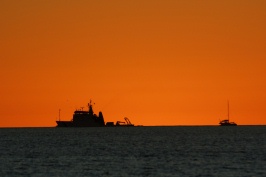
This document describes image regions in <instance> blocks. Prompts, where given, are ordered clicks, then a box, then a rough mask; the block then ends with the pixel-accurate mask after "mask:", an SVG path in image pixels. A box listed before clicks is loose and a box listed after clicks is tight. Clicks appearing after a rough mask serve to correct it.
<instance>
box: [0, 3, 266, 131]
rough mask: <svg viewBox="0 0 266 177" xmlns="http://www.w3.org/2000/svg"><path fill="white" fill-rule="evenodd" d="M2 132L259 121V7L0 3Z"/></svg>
mask: <svg viewBox="0 0 266 177" xmlns="http://www.w3.org/2000/svg"><path fill="white" fill-rule="evenodd" d="M0 22H1V23H0V59H1V60H0V81H1V86H0V98H1V102H0V127H25V126H26V127H31V126H33V127H34V126H55V125H56V123H55V120H56V119H57V118H58V109H59V108H60V109H61V119H64V120H70V119H71V118H72V113H73V111H74V110H75V109H76V108H80V107H81V106H86V105H87V103H88V102H89V100H90V99H92V100H93V101H94V102H95V103H96V105H95V108H94V110H95V111H96V112H98V111H102V112H103V115H104V117H105V121H117V120H123V118H124V117H125V116H126V117H128V118H129V119H130V120H131V122H132V123H134V124H141V125H218V122H219V119H225V118H226V117H227V100H230V114H231V120H232V121H235V122H237V123H238V124H239V125H247V124H249V125H250V124H254V125H255V124H260V125H261V124H264V125H265V124H266V32H265V31H266V1H265V0H252V1H251V0H234V1H231V0H216V1H213V0H201V1H200V0H178V1H177V0H132V1H129V0H128V1H124V0H113V1H110V0H97V1H93V0H75V1H70V0H38V1H36V0H23V1H21V0H12V1H10V0H1V1H0Z"/></svg>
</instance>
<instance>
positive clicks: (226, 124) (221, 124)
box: [219, 102, 237, 126]
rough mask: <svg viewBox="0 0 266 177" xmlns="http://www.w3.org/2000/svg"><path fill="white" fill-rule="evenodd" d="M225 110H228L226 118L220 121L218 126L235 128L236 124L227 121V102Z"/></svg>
mask: <svg viewBox="0 0 266 177" xmlns="http://www.w3.org/2000/svg"><path fill="white" fill-rule="evenodd" d="M227 108H228V118H227V119H225V120H221V121H220V123H219V124H220V126H237V124H236V123H235V122H230V121H229V102H228V105H227Z"/></svg>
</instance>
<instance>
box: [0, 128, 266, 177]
mask: <svg viewBox="0 0 266 177" xmlns="http://www.w3.org/2000/svg"><path fill="white" fill-rule="evenodd" d="M0 136H1V139H0V176H1V177H5V176H8V177H15V176H27V177H28V176H45V177H47V176H115V177H119V176H121V177H126V176H153V177H154V176H162V177H166V176H182V177H183V176H198V177H199V176H203V177H208V176H219V177H229V176H232V177H237V176H239V177H251V176H254V177H259V176H261V177H265V176H266V126H237V127H218V126H205V127H204V126H202V127H201V126H195V127H193V126H192V127H189V126H188V127H187V126H177V127H102V128H2V129H0Z"/></svg>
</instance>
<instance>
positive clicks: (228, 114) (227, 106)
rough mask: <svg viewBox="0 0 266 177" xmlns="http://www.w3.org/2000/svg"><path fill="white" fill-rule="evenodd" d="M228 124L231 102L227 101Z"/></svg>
mask: <svg viewBox="0 0 266 177" xmlns="http://www.w3.org/2000/svg"><path fill="white" fill-rule="evenodd" d="M227 111H228V122H229V101H227Z"/></svg>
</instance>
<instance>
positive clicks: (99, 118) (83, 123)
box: [56, 101, 134, 127]
mask: <svg viewBox="0 0 266 177" xmlns="http://www.w3.org/2000/svg"><path fill="white" fill-rule="evenodd" d="M88 108H89V110H88V111H84V110H83V108H82V109H81V110H76V111H75V112H74V114H73V119H72V120H70V121H61V120H60V110H59V120H58V121H56V123H57V127H105V126H107V127H112V126H127V127H128V126H134V124H131V122H130V121H129V119H128V118H126V117H125V121H126V122H121V121H117V123H116V124H114V122H107V123H106V125H105V122H104V118H103V114H102V112H99V114H98V115H96V114H94V113H93V109H92V104H91V101H90V103H88Z"/></svg>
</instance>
